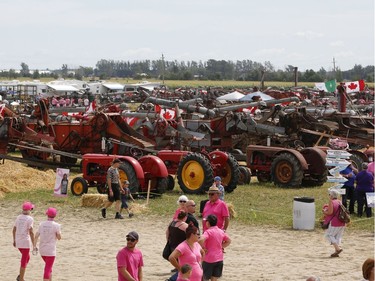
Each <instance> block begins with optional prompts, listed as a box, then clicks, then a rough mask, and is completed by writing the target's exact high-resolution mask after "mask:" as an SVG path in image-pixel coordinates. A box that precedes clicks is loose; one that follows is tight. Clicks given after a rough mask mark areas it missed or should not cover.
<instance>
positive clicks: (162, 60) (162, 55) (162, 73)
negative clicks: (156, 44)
mask: <svg viewBox="0 0 375 281" xmlns="http://www.w3.org/2000/svg"><path fill="white" fill-rule="evenodd" d="M161 62H162V66H161V71H162V72H161V76H162V78H163V85H164V71H165V65H164V54H161Z"/></svg>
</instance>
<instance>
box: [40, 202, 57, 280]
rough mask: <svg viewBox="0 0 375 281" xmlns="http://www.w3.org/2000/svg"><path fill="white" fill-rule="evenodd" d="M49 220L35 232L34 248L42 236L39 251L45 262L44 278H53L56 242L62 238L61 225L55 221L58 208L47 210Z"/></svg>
mask: <svg viewBox="0 0 375 281" xmlns="http://www.w3.org/2000/svg"><path fill="white" fill-rule="evenodd" d="M46 215H47V217H48V220H47V221H43V222H41V223H40V224H39V229H38V231H37V233H36V234H35V240H34V248H37V247H36V245H37V242H38V238H39V237H40V243H39V252H40V255H41V256H42V259H43V260H44V262H45V266H44V274H43V280H44V281H46V280H52V267H53V263H54V262H55V257H56V242H57V240H60V239H61V226H60V224H58V223H57V222H55V221H54V219H55V217H56V215H57V210H56V209H55V208H48V209H47V211H46Z"/></svg>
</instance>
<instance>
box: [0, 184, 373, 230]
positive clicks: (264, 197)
mask: <svg viewBox="0 0 375 281" xmlns="http://www.w3.org/2000/svg"><path fill="white" fill-rule="evenodd" d="M330 186H331V184H328V183H326V184H325V185H323V186H321V187H315V188H290V189H289V188H279V187H275V186H274V185H273V184H271V183H269V184H262V185H260V184H258V183H257V182H254V183H251V184H250V185H245V186H239V187H238V188H237V189H236V190H234V192H233V193H227V194H226V195H225V201H226V202H227V203H231V204H232V205H233V206H234V209H235V212H236V217H235V220H236V221H238V222H240V223H243V224H245V225H253V226H273V227H279V228H285V229H291V228H292V226H293V201H294V197H312V198H314V199H315V207H316V227H317V228H319V227H320V226H319V223H318V222H319V220H320V218H321V208H322V206H323V204H325V203H328V200H329V198H328V191H327V189H328V188H329V187H330ZM52 193H53V192H52V190H51V191H46V190H38V189H36V190H33V191H30V192H19V193H9V194H7V195H6V196H5V198H3V199H1V200H0V204H4V203H6V202H8V201H17V202H22V201H24V200H30V201H32V202H33V203H35V204H36V205H37V206H38V205H44V204H50V205H54V206H56V207H57V208H58V209H61V210H64V211H71V210H72V209H74V210H75V211H78V212H79V209H80V208H84V207H81V201H80V197H74V196H72V195H71V194H70V195H69V196H68V197H67V198H59V197H54V196H52ZM89 193H96V189H94V188H92V189H89ZM180 194H181V191H180V189H179V188H178V186H177V187H175V190H173V191H171V192H168V193H165V194H163V195H162V197H160V198H154V199H150V202H149V205H148V207H147V208H146V209H145V210H144V212H145V214H144V215H147V214H148V213H149V214H153V215H160V216H172V214H173V213H174V211H175V209H176V200H177V198H178V196H179V195H180ZM188 197H189V199H193V200H195V202H196V203H197V212H199V202H200V201H201V200H204V199H207V195H205V194H203V195H189V196H188ZM136 202H137V203H138V204H146V200H143V199H138V200H137V201H136ZM310 204H313V203H310ZM92 211H93V212H98V210H97V209H93V210H92ZM348 227H349V229H351V230H361V231H374V220H373V218H369V219H367V218H357V217H356V216H355V215H353V216H352V222H351V223H350V224H349V226H348Z"/></svg>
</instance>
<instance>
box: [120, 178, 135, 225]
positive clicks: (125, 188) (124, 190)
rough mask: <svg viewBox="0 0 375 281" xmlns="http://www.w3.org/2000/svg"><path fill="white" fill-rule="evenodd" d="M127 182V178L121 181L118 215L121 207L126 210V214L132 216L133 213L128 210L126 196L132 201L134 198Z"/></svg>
mask: <svg viewBox="0 0 375 281" xmlns="http://www.w3.org/2000/svg"><path fill="white" fill-rule="evenodd" d="M129 184H130V182H129V181H128V180H125V181H124V183H123V186H122V188H121V190H120V193H121V209H120V215H121V212H122V210H123V209H125V210H126V211H127V212H128V215H129V218H131V217H132V216H134V214H133V213H132V212H130V210H129V206H128V197H129V198H130V199H131V200H132V201H133V202H134V201H135V200H134V198H133V196H132V194H131V193H130V189H129Z"/></svg>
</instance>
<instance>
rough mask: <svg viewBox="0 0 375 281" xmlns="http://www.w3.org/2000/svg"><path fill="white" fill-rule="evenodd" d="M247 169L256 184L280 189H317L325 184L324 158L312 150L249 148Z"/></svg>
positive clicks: (321, 153)
mask: <svg viewBox="0 0 375 281" xmlns="http://www.w3.org/2000/svg"><path fill="white" fill-rule="evenodd" d="M246 157H247V165H248V167H249V168H250V169H251V173H252V175H254V176H256V177H257V179H258V181H259V182H268V181H273V182H274V184H275V185H277V186H281V187H300V186H320V185H323V184H324V183H325V182H326V180H327V175H328V171H327V168H326V165H325V163H326V154H325V153H324V152H323V151H322V150H320V149H318V148H315V147H310V148H304V149H301V150H299V151H298V150H295V149H287V148H283V147H271V146H260V145H249V146H248V147H247V151H246Z"/></svg>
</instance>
